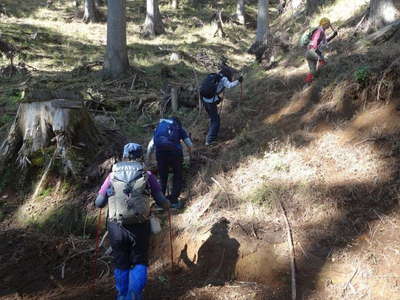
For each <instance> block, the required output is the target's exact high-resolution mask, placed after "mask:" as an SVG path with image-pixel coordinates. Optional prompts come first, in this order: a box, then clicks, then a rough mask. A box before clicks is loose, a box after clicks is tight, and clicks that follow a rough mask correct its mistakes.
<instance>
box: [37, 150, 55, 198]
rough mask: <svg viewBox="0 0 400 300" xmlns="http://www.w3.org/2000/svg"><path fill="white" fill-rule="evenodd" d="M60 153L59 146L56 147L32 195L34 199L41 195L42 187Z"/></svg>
mask: <svg viewBox="0 0 400 300" xmlns="http://www.w3.org/2000/svg"><path fill="white" fill-rule="evenodd" d="M58 153H59V148H56V149H55V150H54V152H53V155H52V156H51V159H50V161H49V163H48V164H47V166H46V169H45V170H44V172H43V175H42V177H41V178H40V181H39V183H38V185H37V186H36V189H35V192H34V193H33V195H32V199H35V198H36V197H37V196H38V195H39V192H40V190H41V189H42V185H43V183H44V182H45V181H46V180H47V175H48V174H49V172H50V169H51V167H52V166H53V162H54V159H55V158H56V156H57V154H58Z"/></svg>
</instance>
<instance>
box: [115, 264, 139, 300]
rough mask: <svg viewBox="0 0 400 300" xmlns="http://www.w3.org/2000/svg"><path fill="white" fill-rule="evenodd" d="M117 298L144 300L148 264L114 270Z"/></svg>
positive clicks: (119, 299)
mask: <svg viewBox="0 0 400 300" xmlns="http://www.w3.org/2000/svg"><path fill="white" fill-rule="evenodd" d="M114 278H115V287H116V289H117V293H118V294H117V300H142V299H143V295H142V294H143V289H144V287H145V286H146V283H147V266H145V265H136V266H134V267H133V268H130V269H128V270H121V269H115V270H114Z"/></svg>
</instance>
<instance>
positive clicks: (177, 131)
mask: <svg viewBox="0 0 400 300" xmlns="http://www.w3.org/2000/svg"><path fill="white" fill-rule="evenodd" d="M181 141H183V142H184V144H185V145H186V147H187V149H188V151H189V155H190V154H191V151H192V147H193V143H192V140H191V139H190V137H189V136H188V134H187V132H186V130H185V129H184V128H183V127H182V124H181V122H180V120H179V119H178V118H176V117H171V118H166V119H161V120H160V122H159V123H158V125H157V127H156V129H155V130H154V135H153V138H152V139H151V141H150V143H149V145H148V147H147V161H149V160H150V156H151V154H152V153H153V151H154V148H155V153H156V160H157V168H158V174H159V178H160V184H161V191H162V193H163V194H164V195H165V193H166V190H167V183H168V174H169V171H170V169H172V174H173V179H172V182H173V183H172V191H170V193H169V194H168V195H167V199H168V200H169V201H170V202H171V207H172V208H177V209H180V208H181V207H182V203H181V202H180V201H179V200H178V199H179V196H180V194H181V189H182V183H183V149H182V145H181Z"/></svg>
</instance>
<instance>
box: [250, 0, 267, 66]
mask: <svg viewBox="0 0 400 300" xmlns="http://www.w3.org/2000/svg"><path fill="white" fill-rule="evenodd" d="M268 5H269V2H268V0H258V11H257V30H256V40H255V42H254V43H253V45H252V46H251V47H250V49H249V51H248V52H249V53H250V54H254V55H255V57H256V61H258V62H261V61H262V60H263V59H264V60H266V61H267V62H266V63H267V64H269V56H270V55H268V53H271V51H272V49H271V46H272V45H269V44H270V42H269V41H270V40H271V39H270V36H269V16H268ZM266 54H267V55H266Z"/></svg>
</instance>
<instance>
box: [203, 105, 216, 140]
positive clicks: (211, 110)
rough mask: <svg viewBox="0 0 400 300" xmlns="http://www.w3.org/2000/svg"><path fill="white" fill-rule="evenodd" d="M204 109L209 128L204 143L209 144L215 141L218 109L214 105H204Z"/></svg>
mask: <svg viewBox="0 0 400 300" xmlns="http://www.w3.org/2000/svg"><path fill="white" fill-rule="evenodd" d="M204 107H205V109H206V111H207V113H208V116H209V117H210V126H209V128H208V133H207V140H206V141H207V142H208V143H211V142H213V141H215V140H216V139H217V136H218V131H219V126H220V118H219V114H218V107H217V104H215V103H204Z"/></svg>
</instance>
